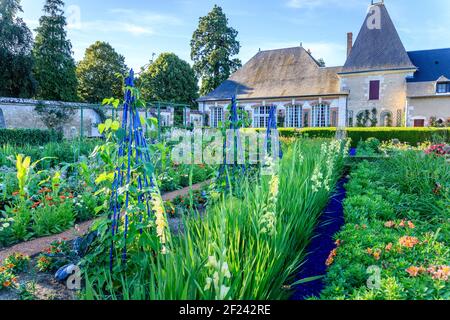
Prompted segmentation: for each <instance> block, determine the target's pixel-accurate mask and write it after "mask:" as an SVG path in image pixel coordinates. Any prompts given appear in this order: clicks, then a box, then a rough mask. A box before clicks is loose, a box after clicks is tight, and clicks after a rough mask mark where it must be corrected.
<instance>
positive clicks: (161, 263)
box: [82, 140, 347, 300]
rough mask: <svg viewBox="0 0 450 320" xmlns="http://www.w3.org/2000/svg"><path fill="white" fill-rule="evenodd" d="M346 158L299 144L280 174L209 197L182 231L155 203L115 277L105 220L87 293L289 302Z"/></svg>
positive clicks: (91, 257)
mask: <svg viewBox="0 0 450 320" xmlns="http://www.w3.org/2000/svg"><path fill="white" fill-rule="evenodd" d="M346 153H347V151H346V150H345V148H344V146H343V145H342V144H341V143H339V142H337V141H334V142H324V141H308V140H305V141H301V142H297V143H294V144H293V145H291V147H290V148H289V150H287V152H286V154H285V157H284V158H283V160H282V162H281V164H280V165H281V167H280V171H279V172H278V171H271V172H272V175H270V176H262V177H261V178H255V179H247V180H246V179H244V180H243V182H242V183H239V185H234V186H233V188H232V189H237V190H235V191H234V192H233V194H223V195H215V196H213V197H212V198H213V201H214V202H213V203H212V204H211V205H210V206H208V207H207V209H206V213H205V215H204V216H203V217H202V218H199V217H195V216H189V217H186V218H185V219H184V225H185V228H184V230H183V232H182V233H181V234H180V235H171V234H170V232H168V230H167V228H166V225H165V223H164V221H163V220H161V219H160V217H161V214H162V213H163V212H164V209H163V208H161V203H160V201H157V199H158V197H156V198H155V199H156V200H154V201H153V203H152V204H153V212H154V213H155V215H156V216H155V217H151V218H150V219H149V220H148V221H139V220H132V218H130V220H129V229H128V233H127V237H128V238H127V258H128V259H127V264H126V267H125V266H124V265H123V261H121V259H119V261H117V262H115V263H114V264H113V265H112V271H111V269H110V263H109V261H110V260H109V257H110V249H111V245H110V244H111V242H112V239H114V243H115V248H114V249H115V256H118V257H123V255H122V252H123V245H124V243H123V242H122V239H123V235H122V233H121V232H119V233H117V234H116V235H114V236H112V235H111V232H110V231H109V230H110V227H111V226H110V225H109V224H106V225H105V224H99V225H97V227H96V229H97V230H99V231H100V232H101V233H102V236H101V237H100V238H99V239H98V240H97V242H96V243H95V245H94V247H93V249H92V251H91V252H90V254H88V256H87V257H86V258H85V260H84V261H83V262H82V267H83V271H84V272H86V275H87V279H86V280H87V288H86V290H85V292H84V297H85V298H86V299H152V300H158V299H161V300H167V299H183V300H184V299H192V300H194V299H219V300H220V299H283V298H288V297H289V296H290V295H291V293H292V291H291V289H292V288H293V285H294V284H295V280H294V279H295V275H296V272H297V271H298V268H299V266H300V265H301V263H302V262H303V261H304V258H305V248H306V246H307V245H308V243H309V242H310V240H311V236H312V232H313V230H314V228H315V225H316V223H317V219H318V217H319V216H320V214H321V212H322V209H323V207H324V206H325V205H326V203H327V202H328V198H329V195H330V193H331V192H332V190H333V188H334V186H335V184H336V181H337V179H338V178H339V177H340V174H341V172H342V171H341V170H342V167H343V156H344V155H345V154H346ZM273 165H275V164H273ZM156 195H157V194H155V196H156ZM155 218H156V220H155ZM143 219H145V217H144V218H143ZM119 231H120V229H119ZM113 237H114V238H113ZM161 239H164V240H165V241H164V242H162V240H161Z"/></svg>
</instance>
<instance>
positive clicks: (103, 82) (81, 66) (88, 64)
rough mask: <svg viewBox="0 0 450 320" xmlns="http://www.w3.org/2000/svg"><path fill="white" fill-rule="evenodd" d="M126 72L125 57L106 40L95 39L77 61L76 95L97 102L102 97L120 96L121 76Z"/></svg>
mask: <svg viewBox="0 0 450 320" xmlns="http://www.w3.org/2000/svg"><path fill="white" fill-rule="evenodd" d="M126 72H127V66H126V65H125V57H124V56H122V55H120V54H118V53H117V52H116V51H115V50H114V48H113V47H112V46H111V45H110V44H109V43H106V42H100V41H97V42H96V43H94V44H93V45H91V46H90V47H89V48H87V49H86V53H85V55H84V59H83V60H82V61H80V62H79V63H78V66H77V77H78V96H79V97H80V98H81V100H83V101H85V102H91V103H97V102H101V101H103V99H104V98H110V97H115V98H121V97H122V83H123V81H122V77H121V76H123V75H125V73H126Z"/></svg>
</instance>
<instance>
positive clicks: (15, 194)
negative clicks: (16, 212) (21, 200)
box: [12, 191, 20, 197]
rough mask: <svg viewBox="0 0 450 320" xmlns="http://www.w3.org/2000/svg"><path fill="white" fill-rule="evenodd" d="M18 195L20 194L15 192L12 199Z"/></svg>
mask: <svg viewBox="0 0 450 320" xmlns="http://www.w3.org/2000/svg"><path fill="white" fill-rule="evenodd" d="M19 194H20V192H19V191H16V192H13V194H12V195H13V197H15V196H18V195H19Z"/></svg>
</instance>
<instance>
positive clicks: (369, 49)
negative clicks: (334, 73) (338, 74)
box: [342, 3, 415, 73]
mask: <svg viewBox="0 0 450 320" xmlns="http://www.w3.org/2000/svg"><path fill="white" fill-rule="evenodd" d="M378 9H379V12H380V19H381V23H380V25H381V28H379V29H377V28H369V26H368V25H371V24H370V22H371V21H372V19H373V17H372V16H373V14H374V12H376V11H374V10H378ZM368 21H369V24H368ZM414 68H415V67H414V65H413V63H412V62H411V60H410V59H409V56H408V54H407V53H406V50H405V47H404V46H403V43H402V41H401V39H400V36H399V35H398V33H397V30H396V29H395V26H394V23H393V22H392V20H391V17H390V16H389V13H388V11H387V9H386V7H385V5H384V4H383V3H377V4H374V5H373V6H372V7H371V8H370V9H369V12H368V14H367V17H366V19H365V20H364V24H363V26H362V27H361V30H360V32H359V34H358V37H357V39H356V41H355V44H354V46H353V48H352V50H351V52H350V55H349V57H348V59H347V61H346V63H345V65H344V68H343V70H342V73H353V72H364V71H381V70H402V69H414Z"/></svg>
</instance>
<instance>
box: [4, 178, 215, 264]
mask: <svg viewBox="0 0 450 320" xmlns="http://www.w3.org/2000/svg"><path fill="white" fill-rule="evenodd" d="M210 183H211V180H207V181H204V182H200V183H197V184H195V185H192V186H189V187H186V188H183V189H180V190H177V191H173V192H169V193H166V194H164V195H163V196H162V198H163V200H164V201H171V200H174V199H175V198H176V197H179V196H184V195H188V194H189V193H190V191H191V190H192V191H196V190H200V189H201V188H202V187H204V186H205V185H208V184H210ZM98 219H101V218H98ZM98 219H94V220H89V221H85V222H83V223H80V224H78V225H76V226H75V227H73V228H71V229H69V230H67V231H64V232H63V233H60V234H56V235H51V236H48V237H42V238H37V239H34V240H31V241H27V242H21V243H18V244H16V245H14V246H12V247H8V248H4V249H3V250H0V263H1V262H2V261H3V260H4V259H6V258H7V257H9V256H10V255H11V254H13V253H21V254H24V255H27V256H30V257H33V256H36V255H38V254H39V253H41V252H42V251H44V250H45V249H46V248H48V247H50V245H51V243H52V242H54V241H56V240H60V239H64V240H67V241H70V240H74V239H76V238H78V237H80V236H83V235H85V234H87V232H88V231H89V229H90V227H91V226H92V224H93V223H94V222H95V221H96V220H98Z"/></svg>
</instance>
